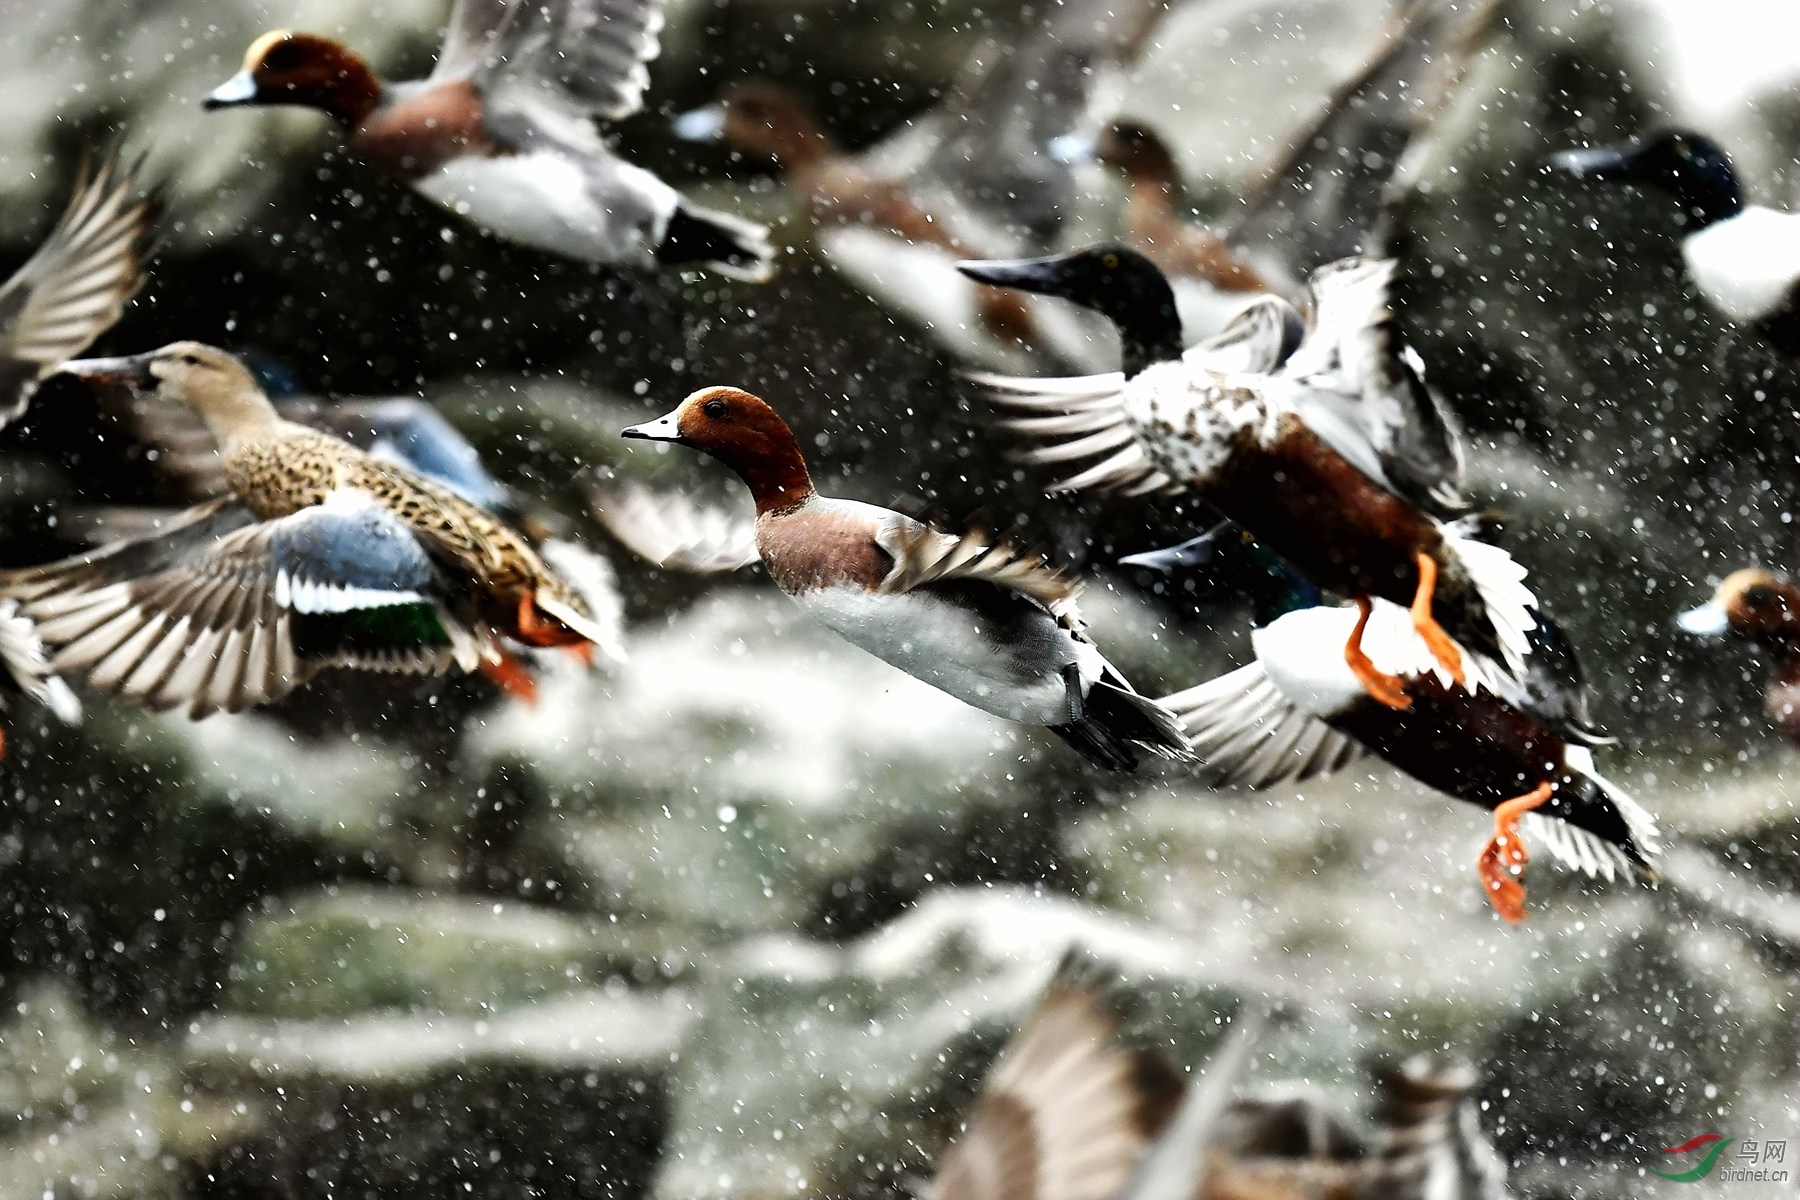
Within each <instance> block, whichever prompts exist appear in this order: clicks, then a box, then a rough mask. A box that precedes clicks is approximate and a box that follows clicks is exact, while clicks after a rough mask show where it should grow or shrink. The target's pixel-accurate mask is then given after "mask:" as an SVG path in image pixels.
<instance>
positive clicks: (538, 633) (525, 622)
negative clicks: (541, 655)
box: [513, 592, 588, 647]
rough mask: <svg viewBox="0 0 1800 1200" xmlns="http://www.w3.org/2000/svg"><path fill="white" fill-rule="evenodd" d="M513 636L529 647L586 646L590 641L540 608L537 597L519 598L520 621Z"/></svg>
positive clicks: (526, 595) (528, 594)
mask: <svg viewBox="0 0 1800 1200" xmlns="http://www.w3.org/2000/svg"><path fill="white" fill-rule="evenodd" d="M513 636H514V637H516V638H518V639H519V640H520V641H521V642H524V643H525V644H526V645H527V646H540V647H542V646H585V645H587V644H588V640H587V639H586V638H585V637H583V636H582V635H581V634H579V633H576V632H575V631H574V630H573V629H570V628H569V627H568V626H567V625H564V624H563V623H562V622H561V621H558V620H557V619H556V618H555V617H552V616H549V615H547V614H546V613H544V612H543V610H541V609H539V608H538V604H537V597H536V596H534V595H532V594H531V593H530V592H526V593H525V594H524V595H522V596H520V597H519V619H518V624H517V628H515V629H514V630H513Z"/></svg>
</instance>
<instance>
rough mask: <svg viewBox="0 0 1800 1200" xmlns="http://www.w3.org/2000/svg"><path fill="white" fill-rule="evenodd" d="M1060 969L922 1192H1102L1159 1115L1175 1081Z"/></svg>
mask: <svg viewBox="0 0 1800 1200" xmlns="http://www.w3.org/2000/svg"><path fill="white" fill-rule="evenodd" d="M1068 974H1069V972H1068V971H1067V970H1065V972H1064V976H1065V977H1064V978H1061V979H1059V980H1058V981H1057V983H1056V984H1054V985H1053V986H1052V988H1051V990H1050V993H1049V995H1047V996H1046V997H1045V998H1044V1000H1043V1001H1042V1002H1041V1003H1040V1004H1039V1005H1038V1008H1037V1011H1036V1012H1034V1013H1033V1014H1032V1016H1031V1017H1030V1019H1029V1020H1027V1022H1026V1023H1025V1026H1024V1027H1023V1028H1022V1029H1020V1030H1019V1032H1018V1033H1017V1034H1016V1035H1015V1036H1014V1037H1013V1040H1012V1042H1011V1043H1010V1044H1008V1046H1007V1047H1006V1049H1005V1050H1004V1051H1002V1052H1001V1055H1000V1058H999V1060H998V1061H997V1062H996V1063H995V1065H994V1068H993V1070H992V1071H990V1072H989V1073H988V1077H987V1080H986V1082H985V1083H984V1084H983V1085H982V1089H981V1094H980V1095H978V1096H977V1097H976V1098H975V1104H974V1108H973V1110H972V1112H971V1113H970V1116H969V1120H968V1122H967V1123H966V1125H965V1128H964V1132H963V1134H962V1136H961V1137H960V1138H958V1139H957V1141H956V1142H955V1143H954V1144H953V1145H952V1146H951V1147H950V1148H949V1149H948V1150H947V1151H945V1152H944V1155H943V1158H942V1160H941V1161H940V1164H939V1168H938V1175H937V1178H936V1179H935V1180H933V1182H932V1184H931V1186H930V1187H929V1188H927V1189H926V1190H925V1192H924V1193H923V1195H924V1196H925V1197H926V1198H927V1200H1019V1198H1020V1197H1029V1198H1031V1200H1111V1198H1112V1197H1113V1196H1114V1195H1115V1194H1116V1193H1117V1192H1118V1191H1119V1189H1120V1188H1121V1187H1123V1186H1124V1184H1125V1182H1126V1181H1127V1180H1128V1179H1130V1178H1131V1173H1132V1171H1133V1169H1135V1167H1136V1166H1137V1164H1138V1161H1139V1160H1140V1159H1141V1158H1142V1157H1143V1155H1144V1151H1145V1149H1146V1147H1148V1145H1149V1144H1150V1140H1151V1139H1152V1138H1153V1137H1154V1136H1155V1135H1156V1133H1157V1132H1158V1131H1159V1129H1160V1128H1161V1126H1162V1124H1163V1123H1164V1122H1166V1120H1167V1116H1168V1111H1169V1110H1170V1109H1171V1108H1172V1107H1173V1106H1172V1104H1171V1103H1170V1101H1171V1099H1172V1097H1171V1096H1170V1095H1169V1094H1168V1093H1170V1092H1172V1091H1175V1090H1177V1089H1178V1086H1179V1085H1178V1084H1176V1083H1174V1082H1173V1081H1171V1080H1169V1079H1168V1078H1167V1069H1166V1068H1162V1070H1161V1071H1160V1072H1159V1071H1158V1069H1157V1068H1158V1065H1159V1064H1157V1063H1155V1062H1154V1060H1151V1059H1148V1057H1147V1056H1146V1055H1144V1054H1142V1053H1139V1052H1137V1051H1135V1050H1132V1049H1131V1048H1129V1047H1127V1046H1125V1045H1123V1044H1122V1043H1121V1042H1120V1041H1119V1037H1118V1027H1119V1022H1118V1018H1117V1017H1116V1016H1114V1015H1113V1014H1111V1013H1109V1012H1107V1011H1106V1010H1105V1009H1104V1008H1103V1007H1102V1006H1101V1004H1100V1002H1099V1000H1098V998H1097V997H1096V995H1095V994H1094V990H1093V988H1092V986H1091V985H1083V984H1081V983H1080V982H1079V981H1077V980H1072V979H1069V978H1067V976H1068Z"/></svg>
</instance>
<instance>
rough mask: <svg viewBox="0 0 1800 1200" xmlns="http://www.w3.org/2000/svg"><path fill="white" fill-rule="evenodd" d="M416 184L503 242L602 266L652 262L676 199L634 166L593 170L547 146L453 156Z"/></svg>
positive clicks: (609, 162) (608, 163) (608, 164)
mask: <svg viewBox="0 0 1800 1200" xmlns="http://www.w3.org/2000/svg"><path fill="white" fill-rule="evenodd" d="M414 186H415V187H416V188H417V189H418V190H419V192H420V193H421V194H423V195H424V196H426V197H427V198H429V199H430V200H432V201H433V202H434V203H436V204H439V205H441V206H443V207H444V208H447V209H449V210H450V211H451V212H453V213H456V214H457V215H458V216H461V217H466V218H467V219H469V220H470V221H473V222H474V223H475V224H477V225H479V226H481V227H482V228H483V229H485V230H487V231H488V232H489V233H492V234H494V235H495V236H496V237H500V238H504V239H506V240H507V241H510V242H517V243H519V244H520V245H524V246H531V247H534V248H535V249H539V250H547V251H549V252H551V253H553V254H559V255H563V256H565V257H569V258H576V259H581V260H583V261H587V262H595V263H620V262H623V263H634V264H638V265H647V264H648V263H649V262H650V261H651V255H652V252H653V251H654V249H655V247H656V245H657V243H658V242H660V241H661V240H662V233H663V230H664V229H665V228H666V227H667V225H668V223H669V216H670V214H672V213H673V212H674V211H675V205H676V202H677V197H676V193H675V191H674V189H672V188H670V187H669V186H668V185H667V184H665V183H663V182H662V181H661V180H660V179H658V178H656V176H654V175H652V174H650V173H649V172H648V171H645V170H643V169H641V168H639V167H634V166H632V165H631V164H630V163H626V162H621V161H619V160H617V159H610V158H609V159H606V160H603V161H601V162H600V163H598V164H595V165H594V167H593V168H591V169H590V168H589V167H587V166H584V165H583V164H582V163H581V162H579V161H577V160H575V159H573V158H571V157H569V156H568V155H565V154H560V153H558V152H556V151H554V150H548V149H539V150H533V151H530V152H528V153H522V154H510V155H497V156H495V157H491V158H482V157H475V156H465V157H462V158H454V159H451V160H450V161H449V162H447V163H445V164H444V165H443V166H441V167H439V168H438V169H437V170H435V171H433V172H431V173H430V174H429V175H426V176H424V177H423V178H421V179H420V180H418V182H417V183H415V184H414Z"/></svg>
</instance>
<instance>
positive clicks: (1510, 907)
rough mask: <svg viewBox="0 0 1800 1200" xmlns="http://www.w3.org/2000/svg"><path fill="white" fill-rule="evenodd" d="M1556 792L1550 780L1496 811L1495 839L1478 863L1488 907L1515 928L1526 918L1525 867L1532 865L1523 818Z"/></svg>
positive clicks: (1482, 852)
mask: <svg viewBox="0 0 1800 1200" xmlns="http://www.w3.org/2000/svg"><path fill="white" fill-rule="evenodd" d="M1555 790H1556V788H1555V785H1553V784H1552V783H1550V782H1549V781H1548V780H1546V781H1545V782H1543V783H1540V784H1538V785H1537V787H1535V788H1533V789H1532V790H1531V791H1530V792H1527V793H1526V794H1525V795H1523V796H1517V797H1515V798H1513V799H1511V800H1508V801H1506V802H1505V803H1504V804H1502V805H1500V807H1498V808H1496V809H1495V810H1494V836H1493V837H1491V838H1489V839H1488V844H1487V845H1486V846H1484V847H1482V850H1481V857H1480V858H1478V859H1476V860H1475V870H1476V872H1477V873H1478V874H1479V875H1480V876H1481V882H1482V884H1483V886H1484V887H1485V888H1486V890H1487V898H1488V903H1489V904H1492V905H1493V906H1494V911H1495V912H1497V913H1499V914H1500V915H1501V916H1502V917H1505V918H1506V919H1507V920H1508V921H1509V922H1511V923H1513V924H1515V925H1516V924H1517V923H1518V922H1520V921H1522V920H1524V918H1525V882H1524V880H1525V864H1526V863H1527V862H1529V861H1531V854H1530V852H1529V851H1527V850H1526V849H1525V842H1524V839H1523V838H1521V837H1520V836H1519V818H1520V817H1521V816H1523V815H1525V814H1526V813H1528V812H1530V811H1531V810H1532V809H1534V808H1537V807H1539V806H1541V805H1543V804H1545V803H1546V802H1548V801H1549V799H1550V796H1551V794H1552V793H1553V792H1554V791H1555Z"/></svg>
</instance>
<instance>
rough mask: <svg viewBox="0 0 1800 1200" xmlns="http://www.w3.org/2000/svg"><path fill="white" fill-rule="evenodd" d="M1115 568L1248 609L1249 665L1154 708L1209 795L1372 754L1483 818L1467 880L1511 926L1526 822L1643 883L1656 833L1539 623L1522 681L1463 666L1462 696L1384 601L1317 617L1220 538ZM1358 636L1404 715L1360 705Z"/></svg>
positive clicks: (1520, 909) (1271, 560)
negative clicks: (1396, 693) (1486, 832)
mask: <svg viewBox="0 0 1800 1200" xmlns="http://www.w3.org/2000/svg"><path fill="white" fill-rule="evenodd" d="M1125 561H1126V562H1127V563H1129V564H1132V565H1140V566H1150V567H1153V568H1156V569H1160V570H1165V571H1167V570H1172V569H1179V570H1182V571H1183V572H1187V573H1193V572H1196V571H1198V572H1200V573H1201V575H1202V580H1203V582H1205V583H1207V584H1209V585H1211V586H1213V587H1231V588H1233V589H1234V590H1236V591H1239V592H1241V593H1243V594H1245V595H1247V596H1248V598H1249V599H1250V600H1251V602H1252V605H1253V608H1254V616H1255V621H1256V629H1255V631H1254V632H1253V633H1252V634H1251V638H1250V640H1251V645H1252V646H1253V647H1254V648H1255V651H1256V661H1255V662H1254V663H1251V664H1250V665H1248V666H1245V667H1240V668H1239V669H1237V670H1236V671H1232V672H1230V673H1229V674H1226V675H1223V676H1221V677H1219V678H1218V679H1215V680H1212V681H1211V682H1209V683H1204V684H1201V685H1200V686H1198V687H1195V688H1190V689H1188V690H1186V691H1183V692H1178V693H1176V694H1175V695H1172V696H1168V697H1165V698H1164V701H1163V703H1164V704H1166V705H1168V706H1169V707H1170V708H1172V709H1174V710H1175V711H1176V712H1177V713H1179V714H1181V718H1182V723H1183V726H1184V728H1185V729H1186V730H1187V732H1188V736H1189V738H1190V739H1191V740H1192V741H1193V743H1194V747H1195V753H1196V756H1197V758H1198V759H1199V761H1200V762H1201V764H1202V770H1203V771H1205V772H1206V774H1207V775H1208V776H1209V777H1210V778H1211V779H1213V780H1214V781H1215V782H1217V783H1219V784H1223V785H1229V786H1242V787H1250V788H1263V787H1269V786H1271V785H1273V784H1277V783H1285V782H1298V781H1301V780H1305V779H1310V778H1313V777H1315V776H1320V775H1326V774H1330V773H1333V772H1336V771H1339V770H1342V769H1343V768H1345V767H1347V766H1349V765H1351V764H1353V763H1355V762H1357V761H1359V760H1361V759H1364V758H1366V757H1368V756H1370V755H1373V756H1375V757H1379V758H1381V759H1383V760H1385V761H1386V762H1388V763H1390V764H1392V765H1393V766H1395V767H1398V768H1399V769H1400V770H1402V771H1404V772H1405V773H1406V774H1408V775H1410V776H1411V777H1412V778H1414V779H1416V780H1418V781H1419V782H1421V783H1423V784H1425V785H1426V786H1427V787H1431V788H1435V789H1436V790H1438V791H1440V792H1443V793H1444V794H1446V795H1449V796H1453V797H1455V798H1457V799H1459V800H1466V801H1468V802H1469V803H1471V804H1479V805H1481V806H1482V807H1483V808H1487V809H1491V810H1493V813H1494V834H1493V836H1492V837H1491V838H1490V839H1489V840H1488V842H1487V845H1486V846H1485V847H1483V849H1482V851H1481V854H1480V855H1479V856H1478V858H1477V860H1476V862H1477V871H1478V873H1479V875H1480V877H1481V880H1482V884H1483V887H1484V890H1485V892H1486V894H1487V897H1488V900H1489V901H1490V902H1491V903H1492V905H1493V907H1494V909H1495V910H1496V911H1497V912H1499V913H1500V915H1501V916H1503V917H1505V918H1506V919H1507V920H1508V921H1518V920H1520V919H1521V918H1522V917H1523V916H1524V913H1525V887H1524V883H1523V878H1522V877H1523V873H1524V867H1525V864H1526V862H1527V860H1528V853H1527V851H1526V848H1525V842H1524V837H1523V834H1522V833H1521V831H1520V827H1519V825H1520V821H1521V819H1527V820H1529V821H1530V822H1531V823H1532V825H1533V829H1532V834H1533V836H1534V837H1535V838H1537V839H1538V840H1540V841H1542V842H1543V844H1544V845H1546V846H1548V847H1549V848H1550V849H1551V852H1552V853H1553V854H1554V855H1555V856H1556V857H1557V858H1558V859H1560V860H1561V861H1562V862H1564V863H1566V864H1568V865H1569V866H1571V867H1574V868H1576V869H1578V870H1581V871H1584V872H1586V873H1587V874H1589V875H1602V876H1604V877H1606V878H1608V879H1611V878H1613V877H1614V875H1615V874H1616V873H1617V872H1619V871H1621V870H1623V871H1626V872H1630V873H1636V874H1638V875H1640V876H1642V877H1644V878H1651V877H1652V871H1651V863H1652V860H1653V859H1654V857H1655V855H1656V853H1657V851H1658V848H1659V843H1660V838H1659V836H1658V833H1657V828H1656V822H1655V820H1654V819H1653V818H1652V817H1651V816H1650V814H1649V813H1648V812H1646V811H1645V810H1644V809H1643V808H1642V807H1641V806H1639V805H1638V804H1637V803H1636V802H1635V801H1633V800H1632V799H1631V798H1630V797H1629V796H1627V795H1625V794H1624V793H1623V792H1622V791H1620V790H1619V789H1618V788H1617V787H1615V786H1614V785H1613V784H1611V783H1610V782H1608V781H1607V780H1606V779H1605V777H1603V776H1602V775H1601V774H1600V773H1599V771H1598V770H1597V769H1596V768H1595V766H1594V758H1593V748H1594V747H1595V746H1599V745H1605V744H1609V743H1610V739H1608V738H1605V737H1604V736H1602V735H1601V734H1600V732H1599V730H1598V729H1597V728H1595V726H1594V724H1593V722H1592V720H1591V718H1590V716H1589V713H1588V708H1589V702H1590V694H1591V689H1590V688H1589V686H1588V684H1587V682H1586V680H1585V679H1584V677H1583V675H1582V672H1581V667H1580V664H1579V662H1578V660H1577V659H1576V657H1575V653H1574V650H1573V648H1572V647H1571V646H1570V645H1569V643H1568V642H1567V640H1566V639H1565V638H1563V636H1562V634H1561V632H1560V631H1559V630H1558V629H1557V628H1556V626H1555V625H1554V624H1553V623H1552V622H1551V621H1550V620H1549V619H1548V617H1546V616H1544V615H1543V614H1539V616H1538V621H1537V624H1536V625H1535V626H1533V628H1532V630H1531V637H1532V642H1533V646H1532V651H1533V652H1532V656H1531V659H1530V669H1529V671H1528V673H1527V674H1526V675H1525V676H1524V677H1523V678H1522V679H1521V678H1515V677H1514V676H1513V675H1512V674H1511V673H1509V672H1508V671H1506V670H1504V669H1503V668H1501V667H1500V665H1499V664H1498V663H1495V662H1493V661H1492V660H1491V659H1488V658H1485V657H1484V656H1483V655H1480V654H1476V653H1465V654H1464V656H1463V662H1464V667H1465V679H1464V680H1463V681H1458V680H1456V679H1453V678H1452V677H1451V676H1450V674H1449V672H1448V671H1446V670H1445V669H1444V668H1443V666H1442V665H1441V664H1440V663H1439V662H1438V661H1437V660H1436V659H1435V658H1434V657H1433V655H1432V653H1431V652H1430V650H1429V649H1428V648H1427V647H1426V645H1425V644H1424V643H1423V641H1422V640H1421V639H1420V638H1419V637H1418V635H1417V632H1416V630H1415V628H1414V626H1413V624H1412V622H1411V620H1410V619H1409V616H1408V614H1407V613H1406V611H1405V610H1404V609H1401V608H1400V607H1399V606H1397V605H1394V604H1391V603H1389V602H1387V601H1385V600H1380V599H1377V600H1376V601H1375V602H1374V604H1373V606H1372V607H1370V608H1362V609H1359V608H1357V607H1351V606H1338V605H1330V604H1326V603H1324V601H1323V598H1322V597H1321V595H1320V593H1319V591H1318V589H1317V588H1316V587H1314V586H1313V585H1312V583H1311V582H1310V581H1309V580H1307V579H1306V578H1305V577H1303V576H1302V575H1300V574H1299V573H1298V572H1296V571H1295V570H1293V569H1292V568H1291V567H1289V566H1288V565H1287V564H1286V563H1283V562H1282V561H1281V560H1280V559H1279V558H1278V557H1277V556H1275V555H1274V554H1273V553H1271V552H1270V551H1269V550H1268V549H1267V548H1266V547H1264V546H1262V545H1260V544H1259V543H1257V542H1255V541H1254V540H1253V539H1251V538H1249V537H1248V536H1247V535H1245V534H1244V533H1243V532H1242V531H1241V530H1236V529H1234V528H1232V527H1230V526H1224V527H1221V528H1220V529H1216V530H1214V531H1212V532H1211V533H1208V534H1206V535H1203V536H1202V537H1201V538H1198V539H1196V540H1195V541H1193V542H1190V543H1187V544H1185V545H1183V546H1181V547H1178V548H1176V550H1174V551H1164V552H1159V553H1157V554H1153V555H1148V556H1136V557H1133V558H1130V559H1126V560H1125ZM1353 629H1360V630H1361V644H1362V646H1363V648H1364V650H1365V652H1366V653H1367V654H1368V655H1369V657H1370V658H1371V659H1372V660H1374V662H1375V663H1376V664H1377V666H1378V668H1379V669H1380V670H1382V671H1383V672H1385V673H1387V674H1391V675H1393V676H1395V677H1397V678H1399V679H1401V680H1402V681H1404V685H1405V687H1406V691H1407V695H1408V696H1409V697H1411V698H1412V700H1413V703H1412V704H1411V705H1409V706H1408V707H1406V708H1404V709H1396V708H1392V707H1389V706H1387V705H1385V704H1378V703H1376V702H1375V701H1374V700H1373V699H1371V698H1370V696H1369V695H1368V693H1367V691H1366V690H1365V689H1364V688H1363V686H1362V683H1361V681H1360V679H1359V678H1358V677H1357V676H1356V675H1355V674H1354V673H1353V672H1352V671H1351V670H1349V669H1348V667H1347V666H1346V664H1345V662H1344V659H1343V656H1342V655H1341V654H1339V653H1336V652H1335V651H1336V649H1337V647H1339V646H1341V645H1342V644H1343V642H1344V639H1345V638H1346V637H1348V636H1350V634H1351V632H1352V630H1353Z"/></svg>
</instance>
